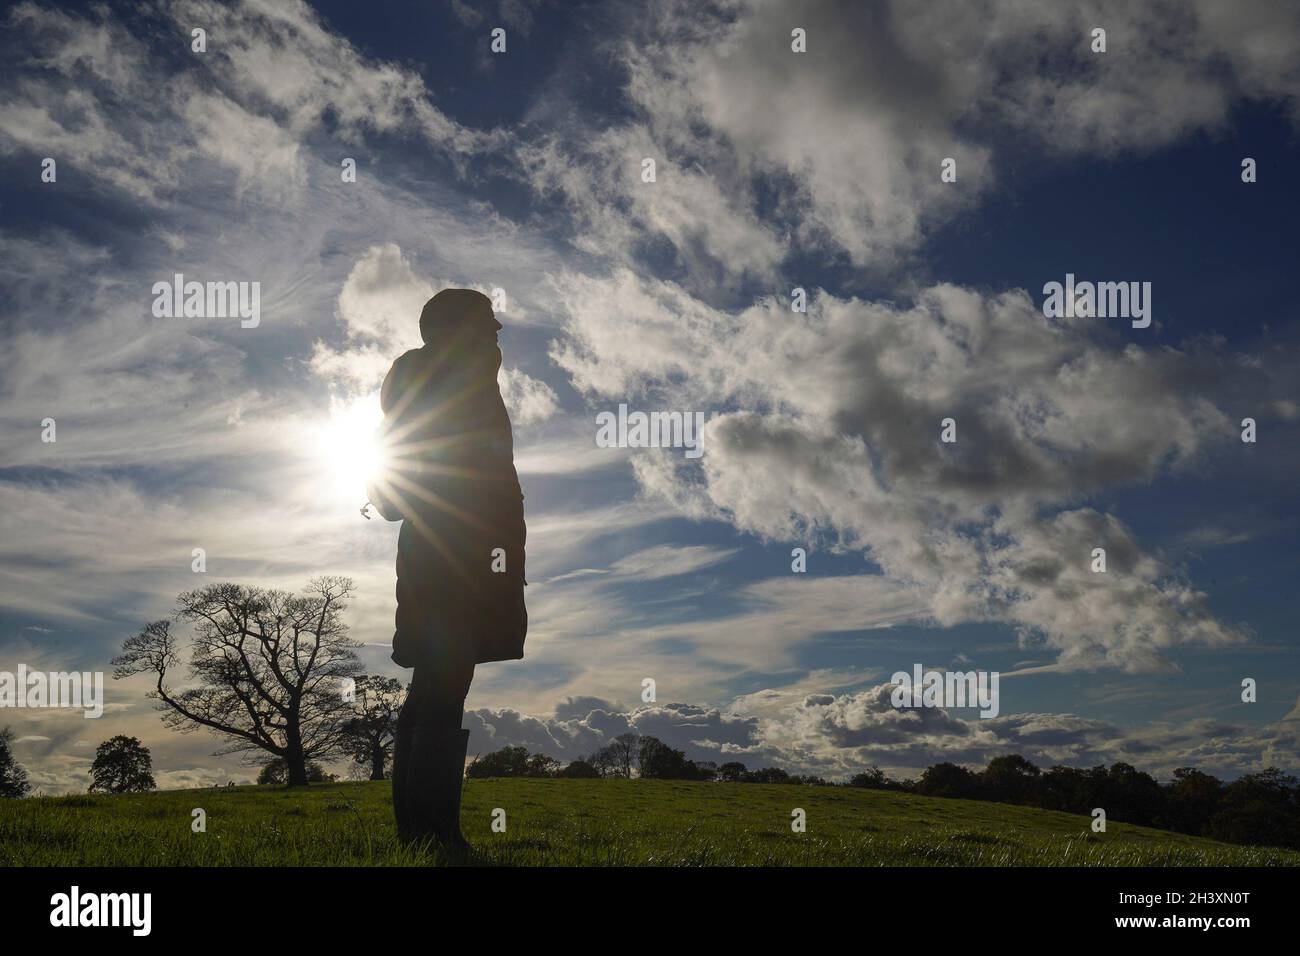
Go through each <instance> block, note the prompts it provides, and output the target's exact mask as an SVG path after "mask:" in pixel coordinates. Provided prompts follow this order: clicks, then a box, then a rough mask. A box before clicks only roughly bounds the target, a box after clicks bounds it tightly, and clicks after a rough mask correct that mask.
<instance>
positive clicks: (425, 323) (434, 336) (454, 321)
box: [420, 289, 502, 345]
mask: <svg viewBox="0 0 1300 956" xmlns="http://www.w3.org/2000/svg"><path fill="white" fill-rule="evenodd" d="M501 328H502V326H501V323H500V322H498V321H497V319H496V315H494V314H493V312H492V300H491V299H489V298H488V297H487V296H485V295H484V294H483V293H482V292H475V291H474V290H473V289H443V290H442V291H441V292H439V293H438V294H437V295H435V296H434V297H433V298H432V299H430V300H429V301H428V302H426V303H425V304H424V309H423V311H421V312H420V338H422V339H424V341H425V344H427V345H437V344H440V343H444V342H447V341H448V340H449V339H454V338H458V337H460V336H461V335H463V334H467V333H468V334H470V335H472V336H475V337H477V335H479V334H482V335H483V336H485V337H487V338H490V339H492V340H494V341H495V339H496V333H497V331H498V330H499V329H501Z"/></svg>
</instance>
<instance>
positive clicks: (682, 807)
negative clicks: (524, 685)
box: [0, 779, 1300, 866]
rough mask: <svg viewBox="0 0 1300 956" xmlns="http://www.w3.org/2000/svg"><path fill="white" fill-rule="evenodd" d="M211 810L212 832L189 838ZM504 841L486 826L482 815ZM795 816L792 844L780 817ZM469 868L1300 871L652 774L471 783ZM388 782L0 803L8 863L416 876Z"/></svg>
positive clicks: (1193, 847) (1207, 845) (866, 794)
mask: <svg viewBox="0 0 1300 956" xmlns="http://www.w3.org/2000/svg"><path fill="white" fill-rule="evenodd" d="M195 807H202V808H203V809H204V810H206V811H207V832H206V833H193V832H191V829H190V821H191V810H192V809H193V808H195ZM497 807H500V808H502V809H504V810H505V812H506V832H505V833H493V832H492V831H491V826H490V824H491V815H492V811H493V809H494V808H497ZM795 807H802V808H803V809H804V810H805V811H806V812H807V832H806V833H802V834H799V833H793V832H791V829H790V811H791V810H792V809H793V808H795ZM461 820H462V827H463V829H464V831H465V835H466V836H467V837H468V838H469V840H470V842H471V843H473V844H474V846H475V848H476V853H475V858H474V862H477V863H481V864H487V865H504V866H555V865H559V866H571V865H580V866H626V865H630V866H732V865H740V866H787V865H792V866H825V865H850V866H950V865H958V866H1017V865H1021V866H1062V865H1065V866H1296V865H1300V853H1297V852H1294V851H1289V850H1278V849H1265V848H1256V847H1237V846H1230V845H1227V844H1223V843H1216V842H1214V841H1212V840H1203V839H1199V838H1197V837H1189V836H1183V835H1181V834H1177V833H1168V832H1165V831H1163V830H1151V829H1147V828H1145V827H1136V826H1128V825H1126V824H1122V823H1111V824H1110V825H1109V826H1108V830H1107V832H1106V833H1104V834H1096V833H1092V832H1091V829H1090V823H1091V820H1090V819H1089V818H1087V817H1080V816H1072V815H1070V814H1066V813H1055V812H1052V811H1048V810H1035V809H1030V808H1027V807H1012V806H1006V805H1003V804H995V803H977V802H974V801H967V800H939V799H933V798H928V797H915V796H909V795H906V794H896V793H884V792H880V791H868V790H854V789H849V788H841V787H836V788H830V787H801V786H784V785H763V784H708V783H685V782H673V781H658V780H629V781H619V780H541V779H538V780H534V779H523V780H521V779H513V780H471V781H468V782H467V783H466V785H465V805H464V808H463V811H462V814H461ZM440 862H444V861H443V860H441V859H440V857H439V855H438V853H437V852H436V851H433V850H410V849H407V848H405V847H403V846H401V845H400V844H399V843H398V842H397V840H396V836H395V833H394V831H393V820H392V806H391V803H390V800H389V788H388V784H387V783H339V784H321V785H314V786H311V787H308V788H306V789H300V790H285V789H280V788H270V787H229V788H220V789H214V790H172V791H167V792H162V793H150V794H138V795H130V796H99V795H96V796H72V797H38V798H35V799H27V800H0V865H5V866H101V865H137V866H240V865H244V866H372V865H390V866H422V865H429V864H437V863H440Z"/></svg>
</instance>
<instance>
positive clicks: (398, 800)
mask: <svg viewBox="0 0 1300 956" xmlns="http://www.w3.org/2000/svg"><path fill="white" fill-rule="evenodd" d="M414 737H415V728H414V727H403V726H401V725H400V724H399V725H398V727H397V736H396V738H395V739H394V740H393V817H394V818H395V819H396V820H397V838H398V839H399V840H410V839H412V838H413V833H412V830H411V810H410V784H409V780H410V776H411V743H412V741H413V739H414Z"/></svg>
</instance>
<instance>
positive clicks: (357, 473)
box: [320, 392, 384, 498]
mask: <svg viewBox="0 0 1300 956" xmlns="http://www.w3.org/2000/svg"><path fill="white" fill-rule="evenodd" d="M383 420H384V413H383V410H382V409H381V408H380V406H379V393H378V392H375V393H373V394H371V395H366V396H363V397H359V398H354V399H352V400H350V401H335V402H334V403H332V404H331V407H330V417H329V421H328V422H327V423H326V425H325V427H324V428H323V429H322V430H321V435H320V450H321V453H322V455H323V457H324V459H325V461H326V467H327V468H328V473H329V476H330V478H331V480H332V482H333V485H334V489H335V490H336V491H337V492H338V493H340V494H345V495H357V496H360V497H361V498H364V497H365V495H366V482H368V481H372V480H374V479H375V478H378V477H379V475H380V472H381V471H382V470H383V465H384V454H383V446H382V443H381V441H380V436H379V426H380V424H381V423H382V422H383Z"/></svg>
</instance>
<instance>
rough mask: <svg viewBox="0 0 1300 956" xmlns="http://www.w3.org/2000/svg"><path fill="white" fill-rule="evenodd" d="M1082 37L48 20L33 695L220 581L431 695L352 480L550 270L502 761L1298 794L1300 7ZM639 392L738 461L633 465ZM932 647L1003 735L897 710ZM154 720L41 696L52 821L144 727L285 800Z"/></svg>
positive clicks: (1002, 7)
mask: <svg viewBox="0 0 1300 956" xmlns="http://www.w3.org/2000/svg"><path fill="white" fill-rule="evenodd" d="M1041 6H1042V5H1037V4H1032V3H1021V2H1016V0H997V2H992V3H989V4H987V5H985V6H984V7H983V8H982V9H980V10H978V11H976V10H973V9H972V8H970V7H963V8H948V9H945V8H943V7H942V5H921V4H903V3H897V4H888V3H870V4H848V3H844V4H837V3H830V2H824V3H808V4H797V5H784V6H783V5H779V4H770V3H747V2H735V3H725V4H718V5H701V4H695V3H671V2H660V3H652V4H620V3H602V4H567V3H565V4H562V3H534V2H525V0H506V2H502V3H496V4H487V5H479V4H475V5H472V6H471V5H467V4H458V3H452V4H446V5H432V4H416V3H409V4H398V3H393V4H367V5H357V4H348V3H338V4H318V5H305V4H302V5H300V4H293V3H255V2H253V3H241V4H233V5H213V4H207V3H201V2H158V3H152V4H146V5H142V6H137V5H126V4H121V5H118V4H109V5H107V6H106V7H103V8H97V9H95V10H90V11H87V10H83V9H82V8H81V7H80V6H79V5H72V6H69V7H66V8H61V7H59V6H58V5H55V4H47V3H24V4H20V5H18V6H16V7H15V8H13V9H12V10H11V11H10V13H9V14H8V17H9V23H8V26H9V28H10V29H8V30H7V31H6V34H7V38H6V39H5V41H4V45H5V46H4V50H3V53H4V57H3V61H4V63H5V64H6V65H5V67H4V73H3V74H2V75H3V80H2V82H3V85H4V88H5V91H6V96H5V97H4V103H3V105H0V173H2V174H3V186H0V247H2V250H0V251H2V252H3V255H0V285H2V286H3V293H4V294H3V297H2V299H0V322H2V323H3V324H2V325H0V433H2V434H3V441H2V442H0V530H2V531H3V534H2V535H0V670H3V669H9V670H12V669H13V668H14V667H16V665H17V664H18V663H19V662H22V663H26V664H28V665H29V666H32V667H42V668H47V669H70V668H83V669H108V667H107V662H108V660H109V658H110V657H112V656H113V654H114V653H115V652H116V650H117V649H118V648H119V647H120V644H121V641H122V639H123V638H124V637H126V636H127V635H128V634H130V633H132V632H133V631H135V630H138V629H139V627H140V626H142V625H143V624H144V623H145V622H147V621H149V620H153V619H156V618H158V617H162V616H165V615H166V614H167V613H168V610H169V608H170V607H171V603H172V601H173V600H174V598H175V595H176V594H177V593H178V592H180V591H182V590H185V589H188V588H191V587H193V586H195V583H196V582H195V576H194V574H193V573H192V572H191V570H190V560H191V558H190V555H191V550H192V548H194V547H203V548H205V550H206V551H207V555H208V571H207V579H208V580H223V579H230V580H238V581H242V582H246V583H257V584H262V585H266V586H276V587H284V588H298V587H301V586H302V585H303V584H305V583H306V581H307V579H308V578H310V577H311V576H313V575H316V574H321V573H339V574H348V575H350V576H352V577H353V578H354V579H355V580H356V581H357V583H358V586H359V589H358V594H357V597H356V600H355V601H354V603H353V607H352V609H351V611H350V616H349V620H350V622H351V624H352V628H353V635H354V636H355V637H356V638H357V639H358V640H360V641H362V642H364V644H365V647H364V648H363V651H362V656H363V658H364V660H365V662H366V665H367V667H369V668H370V669H372V670H375V671H382V672H385V673H393V674H398V673H399V672H398V671H397V669H396V668H394V667H393V666H392V665H391V663H390V662H388V660H387V655H388V641H389V639H390V637H391V626H392V625H391V621H392V611H393V596H392V587H393V565H392V560H393V553H394V548H395V540H396V527H395V526H392V525H384V524H382V523H380V522H374V521H372V522H366V521H363V520H362V519H360V517H359V516H358V514H357V508H358V507H359V505H360V503H361V500H362V498H363V493H362V492H361V491H360V489H359V488H357V487H356V486H355V482H352V484H349V481H350V480H351V478H352V477H354V476H352V475H351V474H350V469H349V464H348V462H347V461H343V462H340V461H339V460H338V459H337V458H335V457H331V456H329V455H328V454H326V453H325V452H324V451H323V449H324V447H325V444H326V442H327V440H333V439H337V438H338V436H339V435H341V434H345V435H352V434H353V433H354V432H355V431H356V430H357V429H356V425H357V423H359V422H361V423H364V422H365V421H366V415H367V410H368V409H370V408H371V407H372V403H373V396H374V391H375V389H376V388H377V386H378V382H379V380H380V379H381V378H382V375H383V372H384V371H385V370H386V368H387V366H388V364H389V363H390V362H391V360H392V359H393V358H394V357H395V356H396V355H397V354H399V353H400V352H401V351H402V350H403V349H405V348H408V347H410V346H411V345H413V344H417V343H418V332H417V329H416V320H417V318H418V315H419V308H420V306H421V305H422V304H423V301H424V300H425V299H427V298H428V296H429V295H431V294H432V293H433V292H435V291H437V290H438V289H439V288H443V287H445V286H448V285H456V286H469V287H475V288H480V289H482V290H484V291H488V290H491V289H493V288H501V289H503V290H504V291H505V292H506V294H507V301H508V305H507V307H506V309H505V310H504V311H503V312H502V314H501V315H500V319H501V321H502V322H503V323H504V324H505V326H506V329H505V330H504V331H503V333H502V336H501V340H502V351H503V355H504V365H505V368H506V371H505V373H503V379H502V387H503V393H504V394H505V396H506V399H507V404H508V405H509V406H510V408H511V411H512V417H513V419H514V428H515V441H516V456H517V463H518V467H519V470H520V475H521V480H522V482H523V486H524V491H525V494H526V507H527V520H528V524H529V548H528V556H529V557H528V560H529V575H528V576H529V580H530V587H529V589H528V601H529V608H530V616H531V631H530V637H529V642H528V645H527V651H526V656H525V659H524V661H522V662H511V663H502V664H493V665H484V666H482V667H480V668H479V672H478V676H477V678H476V680H475V684H474V688H473V690H472V692H471V696H470V698H469V701H468V707H469V709H470V711H471V713H470V714H469V715H468V717H467V726H469V727H470V728H471V731H472V734H473V736H472V739H471V749H472V750H475V751H482V750H487V749H495V748H496V747H498V746H502V745H505V744H513V743H521V744H524V745H526V746H528V747H530V749H533V750H545V751H547V752H549V753H552V754H553V755H555V756H557V757H561V758H571V757H574V756H577V755H579V754H581V753H584V752H589V751H590V750H592V749H594V748H595V747H597V746H599V745H600V744H601V743H602V742H603V741H604V740H605V739H607V738H608V737H609V736H610V735H613V734H617V733H619V732H621V731H623V730H626V729H629V728H632V729H637V730H639V731H641V732H643V733H653V734H655V735H656V736H660V737H662V738H663V739H665V740H667V741H668V742H670V743H672V744H673V745H674V746H677V747H680V748H683V749H685V750H686V751H687V752H688V754H689V755H690V756H692V757H695V758H697V759H712V760H719V761H720V760H726V759H739V760H742V761H744V762H746V763H748V764H750V765H751V766H759V765H771V764H776V765H780V766H783V767H787V768H790V769H799V770H805V771H810V772H816V773H820V774H823V775H825V776H828V777H844V776H847V775H849V774H851V773H852V772H854V771H855V770H857V769H861V768H862V767H865V766H867V765H870V764H872V763H874V764H877V765H879V766H881V767H883V768H886V769H887V770H889V771H890V772H891V773H895V774H897V775H900V776H906V775H915V774H916V773H917V772H918V771H919V770H920V769H921V768H923V767H925V766H926V765H928V764H930V763H933V762H936V761H939V760H945V759H948V760H955V761H957V762H967V763H971V764H980V763H983V762H984V761H986V760H987V759H988V758H989V757H992V756H995V755H997V754H1000V753H1009V752H1019V753H1024V754H1025V755H1026V756H1029V757H1030V758H1031V759H1034V760H1035V761H1037V762H1039V763H1042V764H1047V763H1053V762H1059V763H1067V764H1071V765H1092V764H1095V763H1099V762H1103V761H1105V762H1109V761H1113V760H1127V761H1129V762H1131V763H1134V764H1135V765H1137V766H1139V767H1140V768H1142V769H1146V770H1149V771H1151V772H1153V773H1157V774H1159V775H1167V774H1168V773H1169V772H1170V771H1171V770H1172V769H1173V768H1174V767H1177V766H1184V765H1192V766H1197V767H1201V768H1202V769H1205V770H1207V771H1210V772H1213V773H1217V774H1219V775H1222V776H1225V777H1231V776H1235V775H1238V774H1240V773H1244V772H1249V771H1251V770H1255V769H1260V768H1262V767H1263V766H1266V765H1268V764H1274V765H1278V766H1281V767H1283V768H1284V769H1288V770H1291V771H1297V770H1300V757H1298V755H1297V740H1298V739H1300V735H1298V731H1297V726H1298V725H1300V715H1297V711H1296V705H1297V698H1300V673H1298V672H1297V668H1296V666H1295V660H1296V652H1297V648H1296V638H1295V636H1294V623H1293V622H1294V618H1295V613H1294V612H1295V597H1294V582H1295V581H1296V578H1297V570H1300V569H1298V568H1297V557H1296V554H1297V550H1296V543H1297V517H1296V513H1295V505H1294V499H1295V485H1296V478H1297V475H1300V460H1298V454H1297V451H1296V449H1297V448H1300V443H1298V442H1297V441H1296V437H1297V431H1300V404H1298V402H1300V396H1298V395H1297V388H1296V385H1297V382H1296V371H1295V370H1296V367H1297V365H1296V359H1297V356H1298V354H1300V352H1298V348H1297V347H1298V346H1300V341H1298V340H1297V331H1298V329H1300V324H1298V323H1297V321H1296V319H1297V316H1296V310H1295V305H1294V293H1293V290H1292V284H1291V283H1288V281H1287V280H1288V279H1289V278H1290V276H1291V275H1292V274H1293V273H1294V262H1295V261H1296V259H1297V248H1296V246H1297V241H1296V238H1295V229H1294V220H1295V214H1296V211H1297V205H1298V202H1297V200H1298V199H1300V186H1297V184H1296V182H1295V177H1294V175H1293V171H1294V169H1295V168H1296V164H1297V160H1300V146H1298V145H1297V141H1296V129H1297V117H1298V116H1300V113H1298V112H1297V110H1298V109H1300V107H1298V105H1297V104H1298V103H1300V75H1298V74H1297V72H1296V67H1295V64H1296V63H1300V16H1297V14H1296V13H1294V12H1292V11H1288V10H1285V9H1279V8H1278V7H1277V5H1274V4H1269V3H1263V2H1260V3H1241V4H1235V5H1232V7H1231V12H1227V11H1228V8H1227V7H1225V6H1224V5H1221V4H1212V3H1193V2H1187V3H1182V4H1173V5H1170V6H1168V7H1161V9H1160V11H1159V12H1157V11H1154V10H1151V9H1146V8H1141V7H1139V8H1133V5H1130V4H1123V3H1111V2H1073V3H1064V4H1060V5H1053V7H1052V8H1051V9H1050V10H1046V9H1040V7H1041ZM194 27H203V28H204V29H206V30H207V35H208V49H207V51H206V52H204V53H194V52H192V51H191V50H190V41H189V37H190V30H191V29H193V28H194ZM497 27H500V28H502V29H505V30H506V36H507V49H506V52H504V53H500V54H494V53H492V52H490V50H489V46H488V44H489V40H490V38H489V34H490V32H491V31H492V30H493V29H494V28H497ZM795 27H801V28H803V29H805V30H806V31H807V36H808V52H807V53H805V54H797V53H794V52H792V51H791V49H790V31H791V29H793V28H795ZM1095 27H1103V28H1105V29H1106V30H1107V41H1108V48H1107V51H1106V52H1105V53H1093V52H1092V51H1091V50H1090V48H1089V42H1090V41H1089V37H1090V35H1091V30H1092V29H1093V28H1095ZM47 156H48V157H52V158H55V159H56V161H57V181H56V182H55V183H43V182H41V179H40V169H41V160H42V159H43V158H44V157H47ZM1247 156H1249V157H1252V158H1254V159H1255V160H1256V162H1257V164H1258V181H1257V182H1255V183H1250V184H1247V183H1243V182H1242V180H1241V174H1240V173H1241V161H1242V159H1243V157H1247ZM344 157H351V158H354V159H355V160H356V162H357V170H358V176H357V181H356V182H355V183H345V182H343V181H342V180H341V177H340V175H339V170H340V165H339V164H340V162H341V160H342V159H343V158H344ZM646 157H650V158H654V159H655V160H656V164H657V165H656V171H657V176H656V181H655V182H653V183H646V182H643V181H642V179H641V175H640V173H641V162H642V160H643V159H644V158H646ZM945 157H953V158H955V159H956V162H957V181H956V182H955V183H943V182H941V181H940V176H939V169H940V162H941V161H942V159H944V158H945ZM175 272H183V273H185V274H186V276H187V277H189V278H198V279H200V280H208V279H212V280H222V281H225V280H257V281H259V282H260V283H261V288H262V321H261V323H260V325H259V326H258V327H257V328H256V329H241V328H240V326H239V323H238V322H237V321H234V320H230V319H159V318H155V317H154V316H153V315H152V314H151V312H150V305H151V303H152V295H151V292H150V290H151V286H152V284H153V282H155V281H157V280H159V279H167V278H169V277H170V276H171V275H172V274H173V273H175ZM1067 272H1070V273H1074V274H1075V275H1076V276H1078V277H1079V278H1080V279H1089V280H1094V281H1119V280H1124V281H1129V280H1132V281H1146V282H1151V283H1152V288H1153V310H1154V311H1153V315H1154V321H1153V324H1152V325H1151V327H1150V328H1148V329H1134V328H1131V327H1130V325H1129V323H1128V322H1127V321H1123V320H1115V319H1077V320H1061V321H1057V320H1049V319H1047V318H1045V317H1044V315H1043V313H1042V311H1041V306H1042V300H1043V295H1042V287H1043V285H1044V283H1046V282H1049V281H1061V280H1062V279H1063V278H1064V276H1065V274H1066V273H1067ZM796 286H799V287H802V288H804V289H806V290H807V291H808V295H809V308H808V311H807V313H798V312H793V311H792V310H791V308H790V295H791V290H792V289H793V288H794V287H796ZM620 402H627V403H629V404H630V405H631V406H632V407H633V408H640V409H643V410H646V411H652V410H659V409H663V410H681V411H686V410H692V411H695V410H698V411H703V412H706V413H707V414H709V415H710V418H711V420H710V424H709V426H708V429H707V430H706V437H705V453H704V456H703V458H701V459H700V460H698V461H695V462H692V461H689V460H687V459H685V458H684V456H683V455H682V454H681V452H680V451H671V450H651V449H641V450H638V449H601V448H598V447H596V445H595V441H594V439H595V431H596V426H595V415H596V413H597V412H599V411H603V410H611V409H615V408H616V407H617V406H618V404H619V403H620ZM46 416H51V417H54V418H55V419H56V421H57V422H58V441H57V442H56V443H54V444H52V445H51V444H46V443H42V442H41V441H40V428H39V423H40V421H41V420H42V419H43V418H45V417H46ZM947 416H952V417H954V418H955V419H956V421H957V423H958V441H957V443H956V444H955V445H952V446H945V445H943V444H941V443H940V442H939V440H938V439H939V421H940V419H942V418H944V417H947ZM1247 416H1249V417H1253V418H1255V419H1256V421H1257V422H1258V428H1259V440H1258V442H1256V443H1255V444H1244V443H1242V442H1241V441H1240V440H1239V433H1240V426H1239V424H1238V423H1239V422H1240V420H1241V419H1242V418H1243V417H1247ZM1097 546H1104V547H1106V548H1107V551H1108V554H1109V556H1110V558H1111V564H1110V567H1109V569H1108V571H1107V573H1106V575H1104V576H1102V575H1094V574H1092V573H1091V572H1090V570H1089V568H1088V559H1089V555H1090V552H1091V549H1092V548H1093V547H1097ZM794 547H804V548H806V549H808V552H809V562H808V572H807V573H806V574H794V573H792V572H791V569H790V565H791V558H790V552H791V549H792V548H794ZM918 662H920V663H924V664H925V665H926V666H932V667H938V668H954V669H970V668H978V669H981V670H996V671H999V672H1001V674H1002V685H1001V695H1002V701H1001V714H1000V716H999V717H998V718H995V719H992V720H980V719H979V718H978V717H977V716H976V715H975V713H974V712H973V711H953V712H951V713H948V714H942V713H940V714H925V715H918V714H916V713H908V714H900V713H898V712H897V711H894V710H892V708H890V707H889V705H888V684H887V682H888V680H889V677H890V675H891V674H892V673H893V672H895V671H896V670H910V669H911V666H912V665H913V664H914V663H918ZM645 677H652V678H654V679H655V681H656V683H657V688H658V700H657V701H656V702H655V703H653V704H647V703H643V702H642V701H641V682H642V680H643V678H645ZM1244 677H1253V678H1255V679H1256V680H1257V681H1258V682H1259V697H1258V701H1257V702H1256V703H1252V704H1247V703H1243V702H1242V701H1241V699H1240V684H1241V680H1242V678H1244ZM143 689H144V688H143V687H142V686H140V685H138V684H137V683H136V682H134V681H127V682H120V683H111V682H110V688H109V695H110V696H109V701H110V706H109V708H108V711H107V712H106V714H105V716H104V717H103V718H101V719H100V720H99V721H97V722H96V723H93V724H87V723H84V722H83V721H82V719H81V717H80V716H79V715H71V714H67V713H61V712H51V711H44V712H34V711H14V712H12V715H10V714H5V715H2V716H3V717H4V718H5V720H4V722H6V723H10V724H11V725H12V726H14V728H15V730H16V731H17V733H18V735H19V740H18V743H17V744H16V748H17V751H18V755H19V757H20V759H21V760H22V761H23V762H24V764H25V765H26V766H27V767H28V769H29V771H30V772H31V774H32V776H33V779H34V780H35V781H36V782H37V783H38V785H39V786H41V787H42V788H43V789H45V790H46V791H49V792H56V791H59V790H65V789H81V788H82V787H83V786H84V785H85V779H84V775H85V772H86V769H87V767H88V765H89V761H90V759H91V757H92V755H93V750H94V746H95V745H96V744H97V743H98V742H99V741H100V740H102V739H105V738H107V737H108V736H111V735H113V734H116V733H133V734H136V735H138V736H140V737H141V738H142V739H143V740H144V741H145V742H146V743H147V744H149V745H150V746H151V747H152V748H153V749H154V753H155V765H156V767H157V768H158V769H159V771H160V773H159V778H160V782H161V783H162V785H169V786H186V785H199V784H206V783H212V782H221V781H224V780H227V779H247V778H249V777H251V775H252V773H253V772H254V771H252V770H250V769H249V768H247V767H243V766H241V765H240V764H238V763H237V762H235V760H234V758H230V757H222V758H218V757H213V756H211V751H212V750H213V749H215V747H216V742H215V741H213V740H211V739H207V738H204V737H203V736H201V735H192V736H185V737H179V736H177V735H175V734H172V733H170V732H168V731H166V730H165V729H164V728H163V727H162V725H161V723H160V721H159V720H158V717H157V715H156V714H154V713H153V712H152V711H151V709H150V708H149V705H148V702H147V701H145V700H144V699H143V696H142V693H143ZM11 718H12V719H11Z"/></svg>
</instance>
